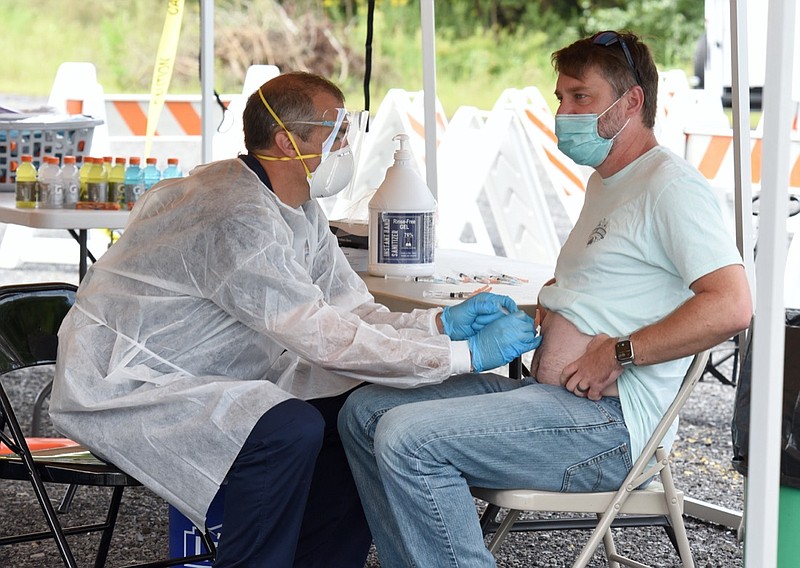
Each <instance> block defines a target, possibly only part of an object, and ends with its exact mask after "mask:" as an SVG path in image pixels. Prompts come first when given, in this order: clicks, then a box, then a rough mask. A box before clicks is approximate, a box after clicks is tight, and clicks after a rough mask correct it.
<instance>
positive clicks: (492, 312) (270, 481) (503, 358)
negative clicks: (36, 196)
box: [50, 73, 539, 568]
mask: <svg viewBox="0 0 800 568" xmlns="http://www.w3.org/2000/svg"><path fill="white" fill-rule="evenodd" d="M365 122H366V116H365V113H359V112H348V111H346V110H345V109H344V96H343V95H342V93H341V91H340V90H339V89H338V88H337V87H336V86H335V85H333V84H332V83H330V82H329V81H328V80H326V79H323V78H322V77H319V76H316V75H312V74H308V73H287V74H284V75H281V76H278V77H276V78H274V79H272V80H270V81H268V82H267V83H265V84H264V85H262V87H261V88H259V89H258V90H257V91H256V92H255V93H253V95H252V96H250V98H249V99H248V102H247V105H246V108H245V110H244V114H243V123H244V135H245V146H246V148H247V150H248V154H247V155H242V156H239V157H238V158H235V159H230V160H224V161H219V162H214V163H211V164H207V165H204V166H200V167H198V168H196V169H195V170H194V171H193V172H192V173H191V174H190V175H189V176H188V177H186V178H182V179H170V180H165V181H163V182H161V183H159V184H157V185H156V186H154V187H153V188H152V189H150V190H149V191H148V192H147V193H146V194H145V195H144V196H143V198H142V199H141V200H140V201H139V202H138V203H137V204H136V206H135V207H134V209H133V211H132V212H131V216H130V220H129V223H128V225H127V227H126V228H125V231H124V233H123V235H122V236H121V238H120V239H119V241H118V242H117V243H115V244H114V245H113V246H112V247H111V248H110V249H109V250H108V251H107V252H106V253H105V254H104V255H103V257H102V258H101V259H100V260H99V261H98V262H97V263H95V264H94V265H93V266H92V267H91V268H90V270H89V271H88V273H87V275H86V278H85V279H84V280H83V282H82V283H81V286H80V288H79V290H78V296H77V301H76V304H75V306H74V307H73V309H72V310H71V311H70V313H69V314H68V315H67V317H66V319H65V321H64V324H63V326H62V327H61V330H60V332H59V353H58V364H57V367H56V377H55V383H54V387H53V394H52V401H51V406H50V412H51V415H52V419H53V422H54V424H55V426H56V428H58V429H59V430H60V431H61V432H63V433H64V434H66V435H67V436H69V437H70V438H72V439H74V440H77V441H78V442H80V443H81V444H83V445H85V446H87V447H88V448H89V449H91V450H92V451H93V452H94V453H96V454H97V455H99V456H101V457H103V458H105V459H107V460H109V461H111V462H113V463H114V464H115V465H117V466H118V467H120V468H121V469H123V470H124V471H125V472H127V473H128V474H130V475H132V476H134V477H135V478H136V479H138V480H139V481H141V482H142V483H143V484H144V485H145V486H147V487H148V488H150V489H152V490H153V491H154V492H156V493H157V494H158V495H160V496H161V497H163V498H164V499H165V500H166V501H168V502H169V503H171V504H172V505H174V506H175V507H176V508H177V509H178V510H179V511H181V512H182V513H183V514H184V515H186V516H187V517H188V518H189V519H191V520H192V522H194V523H195V524H196V525H198V526H199V527H201V528H202V527H203V526H204V521H205V517H206V514H207V509H208V506H209V504H210V503H211V501H212V499H213V498H214V497H215V495H216V494H217V493H218V491H219V489H220V486H221V485H222V484H223V482H225V484H226V491H225V498H224V513H223V522H222V536H221V539H220V545H219V549H218V554H217V559H216V562H215V564H214V566H216V567H222V568H227V567H231V566H258V567H264V568H267V567H269V568H275V567H283V566H286V567H288V566H309V567H310V566H325V567H359V566H363V564H364V562H365V560H366V556H367V552H368V549H369V546H370V542H371V535H370V531H369V529H368V527H367V524H366V521H365V519H364V513H363V510H362V507H361V503H360V501H359V498H358V493H357V491H356V488H355V485H354V482H353V479H352V474H351V473H350V469H349V466H348V464H347V460H346V457H345V455H344V452H343V449H342V446H341V442H340V440H339V436H338V432H337V427H336V418H337V414H338V412H339V408H340V407H341V405H342V404H343V403H344V400H345V398H346V397H347V395H348V394H349V393H350V391H352V390H353V389H354V388H356V387H357V386H358V385H359V384H361V382H362V381H370V382H376V383H381V384H386V385H392V386H396V387H404V388H410V387H416V386H419V385H424V384H433V383H439V382H442V381H444V380H445V379H447V378H448V377H450V376H451V375H454V374H459V373H468V372H470V371H483V370H486V369H491V368H494V367H498V366H501V365H504V364H506V363H507V362H509V361H511V360H512V359H514V358H515V357H517V356H518V355H520V354H522V353H524V352H527V351H529V350H531V349H532V348H534V347H535V346H536V345H538V342H539V338H538V337H536V332H535V326H534V324H533V321H532V320H531V318H529V317H528V316H526V315H525V314H524V313H523V312H522V311H520V310H518V309H517V306H516V305H515V304H514V302H513V301H512V300H511V299H510V298H507V297H505V296H498V295H493V294H481V295H478V296H475V297H473V298H471V299H469V300H467V301H465V302H463V303H461V304H458V305H455V306H451V307H447V308H445V309H444V310H442V309H438V308H437V309H430V310H416V311H414V312H412V313H393V312H391V311H389V310H388V309H387V308H386V307H385V306H382V305H379V304H376V303H375V302H374V299H373V297H372V296H371V295H370V294H369V292H368V290H367V288H366V286H365V285H364V283H363V281H362V280H361V279H360V278H359V276H358V275H357V274H356V273H355V272H354V271H353V270H352V268H351V267H350V266H349V264H348V262H347V260H346V258H345V256H344V254H343V253H342V251H341V250H340V249H339V247H338V244H337V241H336V238H335V237H334V235H333V234H332V233H331V231H330V230H329V227H328V222H327V219H326V218H325V216H324V214H323V212H322V209H321V208H320V206H319V205H318V204H317V202H316V200H314V199H312V197H324V196H329V195H333V194H335V193H336V192H338V191H340V190H341V189H343V188H344V187H345V186H346V185H347V184H348V183H349V181H350V179H351V178H352V175H353V170H354V159H353V153H354V147H355V145H356V144H357V143H358V139H359V137H360V136H361V135H362V134H363V132H364V126H365Z"/></svg>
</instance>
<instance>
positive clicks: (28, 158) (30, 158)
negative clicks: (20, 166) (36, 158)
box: [19, 154, 33, 162]
mask: <svg viewBox="0 0 800 568" xmlns="http://www.w3.org/2000/svg"><path fill="white" fill-rule="evenodd" d="M19 159H20V160H21V161H23V162H32V161H33V156H31V155H30V154H23V155H22V156H20V157H19Z"/></svg>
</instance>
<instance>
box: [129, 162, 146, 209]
mask: <svg viewBox="0 0 800 568" xmlns="http://www.w3.org/2000/svg"><path fill="white" fill-rule="evenodd" d="M141 163H142V160H141V158H139V157H138V156H131V159H130V160H129V165H128V168H127V169H126V170H125V203H126V204H127V206H128V209H133V205H134V203H136V201H137V200H138V199H139V198H140V197H141V196H142V194H143V193H144V170H143V169H142V167H141Z"/></svg>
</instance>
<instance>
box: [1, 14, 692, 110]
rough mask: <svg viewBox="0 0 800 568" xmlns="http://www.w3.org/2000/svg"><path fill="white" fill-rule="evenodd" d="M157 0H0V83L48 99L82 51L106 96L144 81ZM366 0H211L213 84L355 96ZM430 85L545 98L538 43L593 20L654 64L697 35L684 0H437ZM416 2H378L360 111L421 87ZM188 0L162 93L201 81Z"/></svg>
mask: <svg viewBox="0 0 800 568" xmlns="http://www.w3.org/2000/svg"><path fill="white" fill-rule="evenodd" d="M167 4H168V1H167V0H125V1H123V0H117V1H115V2H108V1H105V0H81V1H80V2H78V1H73V0H37V1H36V2H24V1H20V0H0V7H1V8H2V13H3V18H2V20H1V21H0V42H1V43H2V45H3V47H5V49H4V53H7V54H8V53H10V54H12V56H11V57H9V58H7V60H6V65H5V68H4V73H3V75H4V76H3V86H2V90H3V91H4V92H6V93H13V94H22V95H34V96H46V95H47V94H48V93H49V91H50V86H51V85H52V81H53V78H54V77H55V73H56V70H57V69H58V66H59V64H60V63H62V62H63V61H91V62H93V63H94V64H95V66H96V67H97V73H98V80H99V81H100V82H101V83H102V84H103V86H104V88H105V91H106V92H107V93H144V92H148V91H149V89H150V81H151V78H152V69H153V62H154V59H155V54H156V50H157V47H158V43H159V39H160V36H161V28H162V26H163V21H164V16H165V13H166V7H167ZM366 4H367V3H366V0H293V1H292V0H282V1H278V0H216V3H215V87H216V90H217V91H218V92H221V93H237V92H239V91H240V90H241V84H242V81H243V79H244V74H245V71H246V69H247V67H248V66H249V65H251V64H254V63H274V64H276V65H278V66H279V67H280V68H281V69H284V70H286V69H306V70H310V71H315V72H318V73H321V74H323V75H325V76H327V77H330V78H331V79H332V80H334V81H336V82H337V83H339V84H340V85H342V86H343V89H344V91H345V93H346V95H347V99H348V101H349V103H350V105H351V106H360V105H363V100H364V98H363V73H364V61H365V55H364V52H365V49H364V43H365V38H366ZM435 9H436V26H437V29H436V55H437V62H436V66H437V86H438V89H437V90H438V95H439V98H440V100H441V101H442V104H443V106H444V108H445V111H446V112H447V113H448V114H452V113H453V112H454V111H455V109H456V108H458V107H459V106H461V105H472V106H476V107H478V108H483V109H490V108H491V107H492V106H493V104H494V102H495V101H496V100H497V98H498V97H499V95H500V94H501V93H502V91H503V90H504V89H506V88H510V87H517V88H521V87H525V86H529V85H533V86H536V87H538V88H539V89H540V90H541V91H542V93H543V94H544V95H545V96H546V97H549V98H550V100H551V102H554V101H553V99H552V95H551V93H552V90H553V82H554V75H553V72H552V68H551V67H550V54H551V53H552V52H553V51H554V50H555V49H557V48H559V47H561V46H563V45H565V44H567V43H569V42H570V41H573V40H574V39H576V38H578V37H581V36H583V35H585V34H588V33H591V32H593V31H597V30H600V29H611V28H614V29H630V30H632V31H634V32H636V33H638V34H640V35H642V36H643V37H644V38H646V40H647V41H648V43H649V44H650V46H651V47H652V49H653V53H654V55H655V57H656V59H657V62H658V64H659V67H660V68H661V69H670V68H680V69H684V70H686V71H687V72H689V71H690V69H691V67H692V58H693V53H694V45H695V42H696V40H697V38H698V37H699V36H700V34H701V33H702V28H703V3H702V2H697V1H696V0H603V1H590V0H538V1H531V0H448V1H442V0H440V1H439V2H436V5H435ZM419 13H420V10H419V0H378V1H377V8H376V11H375V32H374V42H373V71H372V84H371V93H372V104H371V107H372V109H373V110H374V109H377V107H378V104H379V103H380V99H381V98H382V97H383V95H384V94H385V92H386V90H387V89H389V88H392V87H397V88H402V89H406V90H409V91H418V90H421V89H422V47H421V34H420V25H419ZM199 46H200V2H199V0H185V13H184V17H183V28H182V31H181V40H180V44H179V50H178V56H177V58H176V61H175V68H174V72H173V78H172V83H171V87H170V92H172V93H196V92H199V88H200V81H199V49H200V47H199Z"/></svg>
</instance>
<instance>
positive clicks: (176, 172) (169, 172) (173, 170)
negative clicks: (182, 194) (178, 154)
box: [161, 158, 183, 179]
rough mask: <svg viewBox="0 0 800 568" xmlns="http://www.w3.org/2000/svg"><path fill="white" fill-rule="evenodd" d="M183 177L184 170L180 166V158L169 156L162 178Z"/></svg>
mask: <svg viewBox="0 0 800 568" xmlns="http://www.w3.org/2000/svg"><path fill="white" fill-rule="evenodd" d="M180 177H183V172H182V171H181V169H180V168H179V167H178V158H167V167H166V168H165V169H164V172H163V173H162V174H161V179H171V178H180Z"/></svg>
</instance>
